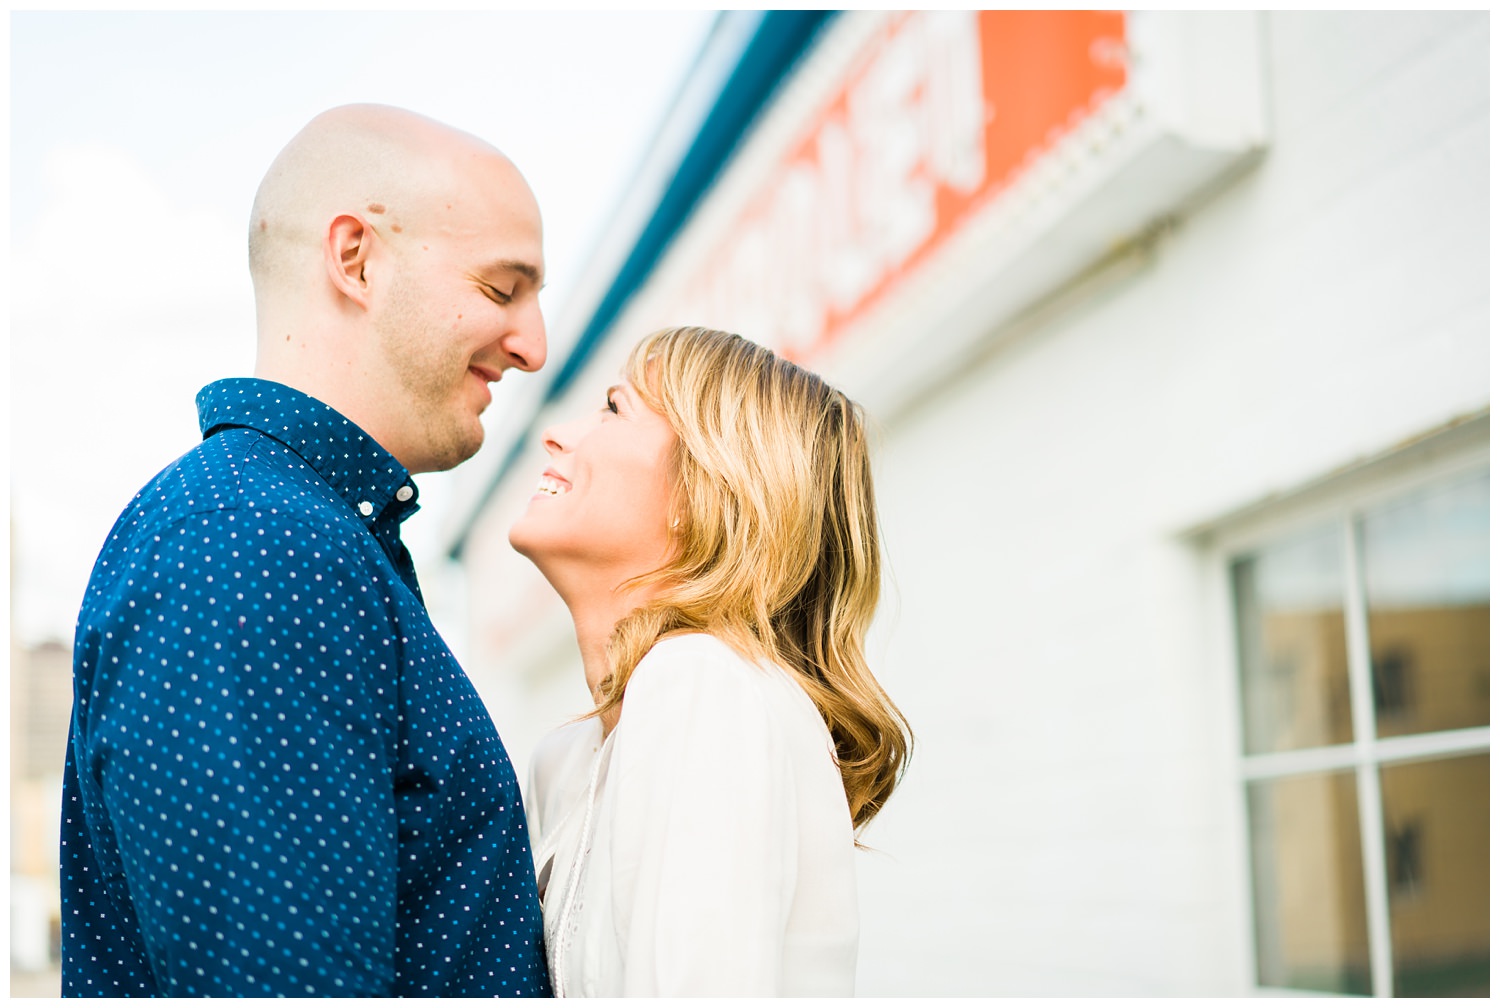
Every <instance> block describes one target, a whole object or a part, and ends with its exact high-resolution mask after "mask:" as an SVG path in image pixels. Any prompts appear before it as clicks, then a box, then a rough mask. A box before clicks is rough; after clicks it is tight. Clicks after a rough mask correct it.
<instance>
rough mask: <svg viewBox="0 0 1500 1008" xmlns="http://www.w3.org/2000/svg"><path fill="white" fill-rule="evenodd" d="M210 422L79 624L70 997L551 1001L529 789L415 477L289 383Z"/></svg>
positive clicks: (105, 558) (244, 387)
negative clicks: (448, 635)
mask: <svg viewBox="0 0 1500 1008" xmlns="http://www.w3.org/2000/svg"><path fill="white" fill-rule="evenodd" d="M198 405H199V416H200V421H201V424H202V427H203V432H204V441H203V442H202V443H201V444H200V445H199V446H198V447H197V448H195V449H193V450H192V451H190V452H188V453H187V454H186V455H184V456H183V457H182V458H180V459H178V460H177V461H176V462H175V463H173V464H172V465H171V466H169V467H168V468H167V469H165V470H164V471H163V472H162V473H161V474H160V475H158V476H157V477H156V479H155V480H153V481H152V482H151V483H150V484H148V485H147V486H146V488H145V489H144V490H142V491H141V493H140V494H139V495H137V497H136V499H135V500H134V501H133V502H132V503H131V505H130V506H129V507H128V508H127V509H126V510H125V512H124V514H122V515H121V517H120V519H119V521H118V522H117V523H116V525H115V528H114V529H113V531H112V532H111V533H110V536H109V539H108V540H107V541H106V543H105V545H104V548H103V550H102V551H101V553H100V555H99V559H98V562H97V564H96V566H95V569H94V574H93V578H92V580H91V581H90V584H89V588H88V592H87V594H86V596H85V599H84V603H83V607H82V611H81V613H80V616H79V625H78V634H77V639H76V642H75V648H74V710H73V725H72V733H71V739H70V744H69V750H68V756H67V764H66V767H65V778H64V795H63V832H62V838H63V849H62V873H63V878H62V898H63V993H64V994H66V995H83V996H122V995H141V994H155V995H188V996H197V995H214V994H221V995H228V994H234V995H252V994H262V995H278V994H279V995H345V996H354V995H381V996H392V995H396V996H400V995H426V996H485V995H523V996H539V995H546V994H547V993H548V987H547V978H546V972H545V967H544V965H543V958H542V948H541V931H540V908H539V906H538V902H537V894H536V887H535V882H534V877H533V874H532V861H531V852H530V850H529V848H528V845H527V835H526V823H525V818H524V814H523V811H522V807H521V800H520V791H519V789H518V787H517V784H516V779H515V774H514V771H513V770H512V768H511V764H510V759H509V757H508V756H507V755H506V753H505V749H504V747H503V746H502V745H501V742H500V739H499V737H498V736H497V735H496V732H495V728H494V723H493V721H492V720H491V719H490V716H489V714H488V712H487V711H486V710H485V709H484V705H483V703H482V702H481V701H480V699H479V696H478V694H477V693H476V692H475V691H474V688H473V686H472V684H471V683H470V682H469V680H468V678H467V676H465V675H464V673H463V671H462V670H461V669H460V668H459V667H458V664H457V663H456V662H455V661H454V659H453V656H452V654H451V653H450V652H449V650H448V649H447V647H446V646H445V645H444V644H443V642H442V639H441V638H440V637H439V636H438V634H437V631H436V630H435V629H434V628H433V626H432V623H431V620H430V619H429V618H428V615H427V611H426V609H425V607H424V606H423V605H422V601H421V596H420V593H419V592H418V590H417V585H416V578H415V574H414V572H413V569H412V565H411V558H410V556H409V554H408V553H407V552H406V549H405V547H404V546H403V545H402V544H401V540H400V523H401V522H402V521H403V520H404V519H405V518H406V517H408V516H409V515H410V514H411V513H412V512H414V511H415V510H416V508H417V501H416V493H415V490H414V488H413V487H412V485H411V483H410V480H409V474H408V473H407V472H406V470H405V469H403V468H402V467H401V466H400V465H399V463H397V462H396V460H395V459H394V458H393V457H392V456H391V455H390V454H389V453H388V452H386V451H385V450H384V449H382V448H381V447H380V446H379V445H378V444H376V443H375V442H374V441H373V440H372V439H371V438H369V436H368V435H366V434H365V433H364V432H363V431H361V430H360V429H359V428H358V427H357V426H355V425H354V424H352V423H350V422H349V421H348V420H346V419H345V418H344V417H343V416H341V415H340V414H338V413H337V412H335V411H334V410H332V409H330V408H328V407H327V406H325V405H323V404H322V403H320V402H318V401H317V400H314V399H312V398H309V397H308V396H305V395H303V394H302V393H299V392H296V391H294V390H292V389H289V388H287V387H285V386H282V385H277V384H275V383H271V382H265V381H259V380H253V379H232V380H229V381H224V382H217V383H215V384H213V385H210V386H209V387H208V388H206V389H204V390H203V392H202V393H200V394H199V400H198Z"/></svg>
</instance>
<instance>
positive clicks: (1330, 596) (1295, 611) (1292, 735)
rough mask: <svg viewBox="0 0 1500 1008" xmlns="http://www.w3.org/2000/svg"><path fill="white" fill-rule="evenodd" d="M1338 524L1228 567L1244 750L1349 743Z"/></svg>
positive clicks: (1346, 670) (1267, 749) (1260, 751)
mask: <svg viewBox="0 0 1500 1008" xmlns="http://www.w3.org/2000/svg"><path fill="white" fill-rule="evenodd" d="M1341 554H1342V551H1341V550H1340V548H1339V530H1338V528H1337V527H1336V526H1330V527H1327V528H1323V529H1318V530H1316V531H1314V532H1313V533H1311V534H1309V535H1304V536H1299V537H1297V538H1295V539H1291V540H1289V541H1287V542H1282V543H1277V544H1275V545H1274V546H1271V547H1268V548H1267V549H1265V550H1262V551H1261V552H1259V553H1257V554H1255V555H1254V556H1250V557H1246V558H1243V559H1241V560H1240V561H1239V562H1238V563H1236V564H1235V565H1234V587H1235V598H1236V601H1237V603H1238V606H1237V608H1238V610H1239V612H1238V624H1239V639H1240V670H1241V674H1240V688H1241V695H1242V697H1243V701H1244V722H1245V746H1246V751H1247V752H1253V753H1264V752H1280V751H1282V750H1286V749H1302V748H1306V747H1307V746H1318V745H1333V744H1335V743H1339V742H1349V741H1351V740H1352V739H1353V738H1354V726H1353V722H1352V721H1351V719H1350V717H1349V671H1348V669H1349V660H1348V657H1347V656H1346V653H1345V643H1344V588H1343V579H1342V578H1341V577H1340V572H1341V570H1342V569H1343V564H1342V561H1341V559H1340V558H1341Z"/></svg>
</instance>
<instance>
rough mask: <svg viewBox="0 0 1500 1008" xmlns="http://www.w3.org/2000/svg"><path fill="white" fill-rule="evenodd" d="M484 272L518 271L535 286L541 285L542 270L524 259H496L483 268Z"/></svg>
mask: <svg viewBox="0 0 1500 1008" xmlns="http://www.w3.org/2000/svg"><path fill="white" fill-rule="evenodd" d="M484 272H486V273H500V272H509V273H519V274H521V275H522V276H523V277H525V278H526V279H527V280H529V281H531V283H533V284H535V285H536V286H537V287H540V286H542V271H541V270H539V269H537V267H536V265H535V264H533V263H529V262H527V261H526V260H525V259H496V260H495V261H494V262H492V263H490V264H489V265H487V266H486V267H485V268H484Z"/></svg>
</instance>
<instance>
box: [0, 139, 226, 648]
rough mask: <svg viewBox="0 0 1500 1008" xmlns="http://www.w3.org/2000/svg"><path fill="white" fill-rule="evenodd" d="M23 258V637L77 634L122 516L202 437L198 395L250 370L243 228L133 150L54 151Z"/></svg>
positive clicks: (17, 280)
mask: <svg viewBox="0 0 1500 1008" xmlns="http://www.w3.org/2000/svg"><path fill="white" fill-rule="evenodd" d="M46 165H47V172H46V177H47V187H46V195H45V196H44V198H43V202H42V205H41V207H40V208H39V209H38V211H37V212H36V213H35V214H34V215H33V216H32V217H31V220H32V221H33V223H32V225H31V226H30V227H28V228H26V229H25V230H24V231H23V232H22V233H20V234H18V235H17V237H16V241H15V245H14V247H13V249H12V282H13V285H14V286H13V298H12V316H11V369H12V370H11V428H12V450H11V478H12V501H13V517H14V521H15V525H16V527H17V528H18V529H23V530H24V534H22V535H18V536H17V537H16V542H15V543H14V548H13V563H14V565H15V568H16V572H17V578H16V594H15V607H16V626H15V632H16V633H17V634H18V636H20V637H21V638H22V639H36V638H39V637H47V636H67V635H68V634H70V632H71V623H72V618H73V613H74V610H75V609H76V606H77V603H78V600H79V599H80V598H81V597H82V594H83V588H84V585H85V584H86V583H87V578H88V572H89V570H90V568H91V567H92V564H93V559H94V554H95V552H96V551H97V549H98V547H99V545H100V543H102V541H103V539H104V536H105V534H106V533H107V532H108V530H109V527H110V526H111V525H112V524H113V522H114V519H115V517H116V515H118V513H119V511H120V509H121V508H122V507H123V506H124V505H125V504H126V503H127V502H128V501H129V500H130V497H131V496H132V495H133V494H134V493H135V491H136V490H137V489H139V487H140V486H141V485H142V484H143V483H145V482H146V480H147V479H149V478H150V477H151V475H152V474H153V473H154V472H155V471H156V470H157V469H159V468H160V467H161V466H162V465H164V464H165V463H166V462H168V461H170V460H171V458H172V457H174V456H175V455H176V454H178V453H180V452H181V451H183V450H185V449H186V448H188V447H190V446H191V444H192V443H193V441H194V440H196V437H197V424H196V418H195V414H194V409H193V403H192V395H193V393H194V392H195V391H196V390H197V389H198V388H199V387H200V386H201V385H203V384H206V383H207V382H208V381H211V380H213V379H214V378H217V377H220V376H222V375H224V374H235V373H240V374H243V373H247V372H248V371H249V369H250V366H251V364H252V363H253V334H254V323H253V314H252V307H253V305H252V300H251V293H250V284H249V279H248V276H247V273H246V269H245V263H244V251H243V250H244V234H243V228H244V226H243V224H242V223H241V222H237V221H231V220H229V219H228V218H227V216H226V215H224V214H223V213H221V212H215V211H213V210H211V209H205V208H202V207H191V206H186V205H183V204H182V203H180V202H179V201H178V200H176V199H174V196H173V194H172V192H171V191H170V190H169V189H168V187H167V186H165V185H164V184H162V183H161V182H160V181H159V180H158V179H156V178H153V177H152V175H151V173H150V172H149V171H148V169H147V168H146V166H145V165H144V164H142V163H141V162H140V161H139V160H137V159H135V158H134V157H133V156H132V155H130V154H129V153H128V152H126V151H124V150H121V149H118V148H113V147H106V146H85V145H79V146H73V147H67V148H60V149H57V150H55V151H54V152H53V153H52V154H51V155H50V156H49V157H48V158H47V161H46Z"/></svg>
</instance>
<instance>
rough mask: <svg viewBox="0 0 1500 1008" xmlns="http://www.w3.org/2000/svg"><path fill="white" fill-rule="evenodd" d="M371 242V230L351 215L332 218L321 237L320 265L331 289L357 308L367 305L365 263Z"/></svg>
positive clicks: (372, 241) (368, 284) (367, 289)
mask: <svg viewBox="0 0 1500 1008" xmlns="http://www.w3.org/2000/svg"><path fill="white" fill-rule="evenodd" d="M375 241H376V237H375V232H374V230H373V229H372V228H370V226H369V225H368V224H366V223H365V222H364V221H363V220H361V219H360V218H359V217H356V216H354V215H352V214H340V215H339V216H338V217H335V218H334V219H333V220H332V222H330V223H329V225H328V234H327V235H326V236H325V237H324V240H323V264H324V266H325V267H326V268H327V270H328V278H329V280H330V281H332V283H333V286H334V289H335V290H337V291H338V292H339V293H340V294H342V295H344V296H345V297H347V298H348V299H349V300H351V301H353V302H354V303H355V304H357V305H359V306H360V307H361V308H368V307H369V306H370V282H369V280H367V279H366V278H365V266H366V265H367V264H368V262H369V259H370V255H371V252H372V246H373V244H374V242H375Z"/></svg>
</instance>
